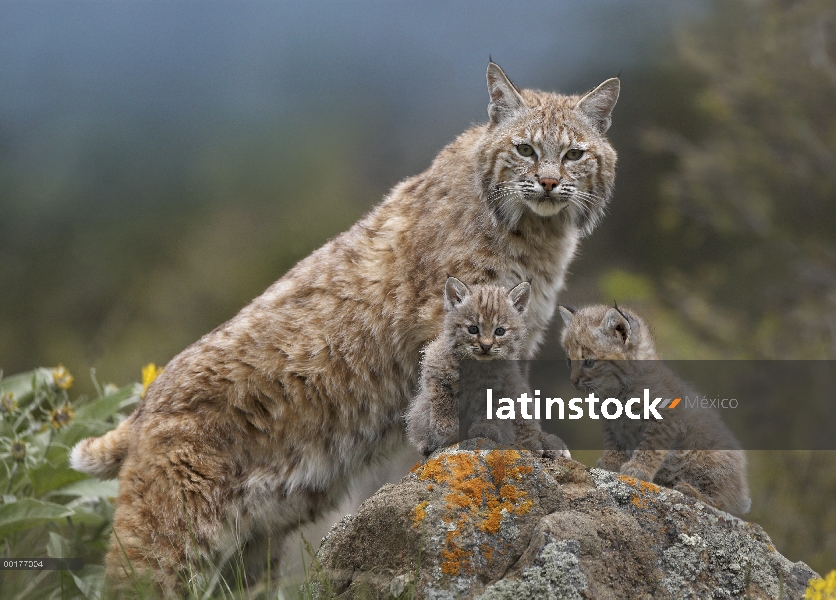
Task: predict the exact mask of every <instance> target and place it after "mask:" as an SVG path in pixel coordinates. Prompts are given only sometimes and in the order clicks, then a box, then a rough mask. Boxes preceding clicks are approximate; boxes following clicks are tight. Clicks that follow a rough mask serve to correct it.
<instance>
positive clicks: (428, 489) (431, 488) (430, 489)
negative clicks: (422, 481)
mask: <svg viewBox="0 0 836 600" xmlns="http://www.w3.org/2000/svg"><path fill="white" fill-rule="evenodd" d="M433 489H434V488H433V484H429V485H428V486H427V491H428V492H431V491H433Z"/></svg>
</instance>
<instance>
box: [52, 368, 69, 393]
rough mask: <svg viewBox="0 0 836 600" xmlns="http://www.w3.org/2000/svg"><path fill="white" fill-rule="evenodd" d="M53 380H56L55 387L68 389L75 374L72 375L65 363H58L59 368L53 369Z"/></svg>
mask: <svg viewBox="0 0 836 600" xmlns="http://www.w3.org/2000/svg"><path fill="white" fill-rule="evenodd" d="M52 380H53V381H54V382H55V387H57V388H58V389H59V390H68V389H70V386H71V385H72V384H73V376H72V375H70V372H69V371H68V370H67V369H66V367H64V365H58V367H57V368H55V369H53V370H52Z"/></svg>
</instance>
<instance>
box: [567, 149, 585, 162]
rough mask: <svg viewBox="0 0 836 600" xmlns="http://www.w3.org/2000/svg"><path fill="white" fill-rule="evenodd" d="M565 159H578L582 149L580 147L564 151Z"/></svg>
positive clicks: (581, 154)
mask: <svg viewBox="0 0 836 600" xmlns="http://www.w3.org/2000/svg"><path fill="white" fill-rule="evenodd" d="M564 156H565V157H566V160H578V159H579V158H580V157H581V156H583V150H581V149H580V148H572V149H570V150H567V151H566V154H565V155H564Z"/></svg>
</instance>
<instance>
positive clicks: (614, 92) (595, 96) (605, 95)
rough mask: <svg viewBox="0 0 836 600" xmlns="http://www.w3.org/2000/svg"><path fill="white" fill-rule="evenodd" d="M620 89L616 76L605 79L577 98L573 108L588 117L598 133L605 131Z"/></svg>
mask: <svg viewBox="0 0 836 600" xmlns="http://www.w3.org/2000/svg"><path fill="white" fill-rule="evenodd" d="M620 90H621V81H620V80H619V79H618V77H613V78H612V79H607V80H606V81H605V82H604V83H602V84H601V85H599V86H598V87H597V88H595V89H594V90H592V91H591V92H589V93H588V94H587V95H586V96H584V97H583V98H581V99H580V100H578V103H577V104H576V105H575V110H576V111H578V112H580V113H581V114H582V115H584V116H585V117H586V118H587V119H589V120H590V121H591V122H592V125H593V127H595V129H596V130H597V131H598V132H599V133H606V131H607V129H609V128H610V124H611V123H612V119H610V114H611V113H612V109H613V108H615V103H616V101H617V100H618V93H619V91H620Z"/></svg>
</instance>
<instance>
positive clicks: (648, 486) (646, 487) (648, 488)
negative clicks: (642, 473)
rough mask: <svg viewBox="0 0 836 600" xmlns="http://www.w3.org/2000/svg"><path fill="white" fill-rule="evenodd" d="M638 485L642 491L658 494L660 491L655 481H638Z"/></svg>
mask: <svg viewBox="0 0 836 600" xmlns="http://www.w3.org/2000/svg"><path fill="white" fill-rule="evenodd" d="M639 487H640V488H641V490H642V491H643V492H651V493H653V494H658V493H659V492H660V491H662V488H660V487H659V486H658V485H656V484H655V483H648V482H646V481H640V482H639Z"/></svg>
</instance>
